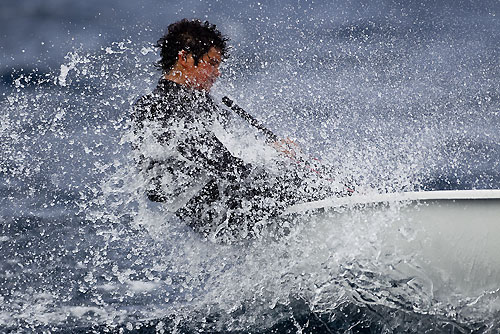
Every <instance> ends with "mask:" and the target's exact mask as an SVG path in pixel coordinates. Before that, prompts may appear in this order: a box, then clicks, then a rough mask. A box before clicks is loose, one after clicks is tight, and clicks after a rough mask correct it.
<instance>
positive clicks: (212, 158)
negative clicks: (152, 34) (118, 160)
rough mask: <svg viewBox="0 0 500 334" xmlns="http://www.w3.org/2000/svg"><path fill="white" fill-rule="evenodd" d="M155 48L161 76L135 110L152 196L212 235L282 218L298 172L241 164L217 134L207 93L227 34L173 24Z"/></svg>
mask: <svg viewBox="0 0 500 334" xmlns="http://www.w3.org/2000/svg"><path fill="white" fill-rule="evenodd" d="M157 47H158V48H159V49H160V55H161V59H160V61H159V66H160V67H161V70H162V72H163V76H162V77H161V79H160V80H159V82H158V85H157V87H156V89H155V90H154V91H153V92H152V93H150V94H148V95H145V96H143V97H141V98H139V100H138V101H137V102H136V103H135V105H134V110H133V123H134V130H135V133H136V135H137V138H138V139H137V141H136V142H135V144H134V146H135V148H136V152H139V154H140V159H139V160H140V162H139V163H140V167H141V174H142V176H143V177H144V178H145V182H146V183H147V191H146V192H147V196H148V198H149V200H151V201H155V202H163V203H164V205H165V207H166V208H167V209H168V210H170V211H172V212H175V214H176V215H177V216H179V217H180V218H181V219H182V220H183V221H185V222H186V223H187V224H189V225H191V226H192V227H193V228H194V229H195V230H197V231H199V232H201V233H203V234H204V235H206V236H207V237H213V238H218V237H220V236H222V238H227V237H228V236H229V237H231V238H232V237H236V238H246V237H249V236H254V235H255V234H256V233H257V231H256V227H255V224H256V222H259V221H265V220H267V219H270V218H272V217H276V216H278V215H279V214H281V213H282V212H283V210H284V209H285V208H286V207H287V206H289V205H291V204H293V203H295V202H296V200H297V196H303V195H298V193H297V192H298V191H299V190H298V189H300V187H301V185H300V183H301V181H300V178H298V177H297V175H296V174H294V173H293V172H291V171H288V172H286V173H277V174H272V173H269V171H266V170H265V169H263V168H259V167H257V166H252V165H251V164H248V163H246V162H244V161H243V160H242V159H240V158H238V157H236V156H234V155H233V154H232V153H231V152H230V151H229V149H228V148H227V147H226V146H224V144H223V143H222V142H221V141H220V140H219V139H218V138H217V136H216V134H215V133H214V124H215V123H219V124H226V123H227V121H228V115H227V114H226V113H224V112H222V111H221V110H220V109H219V108H218V107H217V105H216V104H215V103H214V101H213V99H212V97H211V96H210V94H209V92H210V89H211V87H212V85H213V84H214V82H215V80H216V79H217V77H219V75H220V71H219V66H220V64H221V62H222V61H223V60H224V58H225V57H226V56H227V53H228V47H227V38H226V37H225V36H223V35H222V34H221V33H220V31H219V30H217V28H216V26H215V25H211V24H209V23H208V22H201V21H199V20H187V19H183V20H181V21H178V22H175V23H173V24H171V25H170V26H169V27H168V31H167V33H166V34H165V35H164V36H163V37H162V38H160V40H159V41H158V43H157ZM277 148H278V149H280V150H282V148H283V147H282V146H279V145H278V146H277ZM282 151H285V150H282ZM285 153H286V151H285ZM302 198H303V197H302Z"/></svg>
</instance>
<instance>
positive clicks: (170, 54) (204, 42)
mask: <svg viewBox="0 0 500 334" xmlns="http://www.w3.org/2000/svg"><path fill="white" fill-rule="evenodd" d="M228 40H229V39H228V38H227V37H225V36H224V35H222V34H221V32H220V31H219V30H217V28H216V26H215V24H210V23H208V21H205V22H201V21H200V20H198V19H193V20H188V19H182V20H180V21H177V22H175V23H172V24H171V25H169V26H168V29H167V32H166V33H165V35H163V36H162V37H161V38H160V39H159V40H158V42H157V43H156V47H158V48H159V49H160V57H161V59H160V60H159V61H158V62H157V66H158V67H159V68H161V70H163V72H164V73H167V72H169V71H170V70H171V69H172V68H173V67H174V65H175V63H176V62H177V57H178V55H179V52H180V51H182V50H184V51H186V52H187V53H190V54H191V55H192V56H193V59H194V63H195V65H197V64H198V62H199V60H200V59H201V58H203V56H204V55H205V54H206V53H208V51H209V50H210V49H211V48H212V47H215V48H216V49H218V50H219V51H220V53H221V56H222V57H223V58H226V57H227V53H228V47H227V45H226V42H227V41H228Z"/></svg>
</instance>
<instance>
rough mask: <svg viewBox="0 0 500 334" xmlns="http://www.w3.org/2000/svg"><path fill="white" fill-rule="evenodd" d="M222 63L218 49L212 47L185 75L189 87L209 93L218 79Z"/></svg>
mask: <svg viewBox="0 0 500 334" xmlns="http://www.w3.org/2000/svg"><path fill="white" fill-rule="evenodd" d="M221 61H222V56H221V53H220V51H219V50H218V49H216V48H214V47H212V48H210V50H209V51H208V52H207V53H205V55H203V57H202V58H201V59H200V60H199V61H198V64H197V65H194V62H193V63H192V66H191V68H189V69H188V70H189V73H186V77H187V78H188V81H189V85H190V86H191V87H192V88H195V89H198V90H204V91H207V92H208V91H210V89H211V88H212V86H213V84H214V83H215V80H216V79H217V78H218V77H219V75H220V72H219V66H220V63H221Z"/></svg>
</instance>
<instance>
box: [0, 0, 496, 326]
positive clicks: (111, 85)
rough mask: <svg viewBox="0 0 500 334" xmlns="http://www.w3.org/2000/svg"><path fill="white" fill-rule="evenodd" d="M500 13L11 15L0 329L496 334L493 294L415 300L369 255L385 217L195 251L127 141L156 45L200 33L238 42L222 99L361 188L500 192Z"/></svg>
mask: <svg viewBox="0 0 500 334" xmlns="http://www.w3.org/2000/svg"><path fill="white" fill-rule="evenodd" d="M499 8H500V5H499V4H498V2H497V1H481V2H478V1H459V2H456V1H440V2H435V1H410V2H398V1H382V2H377V3H374V2H370V1H346V2H343V1H339V2H335V3H331V2H327V1H298V2H297V1H280V2H269V3H264V2H263V3H258V2H246V1H238V2H229V1H215V2H208V1H206V2H204V1H185V2H183V3H182V4H180V3H168V2H164V1H163V2H160V1H147V2H141V4H140V5H139V4H137V3H136V2H133V1H108V2H106V3H103V2H102V1H86V2H81V3H74V2H68V1H3V2H2V3H1V4H0V19H1V20H0V49H1V50H2V52H1V53H0V77H1V78H2V84H1V85H0V108H1V114H0V138H1V142H0V152H1V155H0V194H1V196H0V222H1V223H0V259H2V260H1V261H0V267H1V268H0V330H1V331H5V332H14V333H16V332H21V333H24V332H26V333H28V332H44V331H52V332H62V333H74V332H78V331H79V332H82V333H85V332H89V331H92V330H94V331H96V332H106V331H108V330H112V331H115V332H119V331H120V329H121V330H123V331H125V332H161V330H162V329H163V330H165V331H167V332H168V331H172V330H173V329H174V328H176V329H179V330H180V331H181V332H196V331H202V332H249V331H250V332H256V333H260V332H298V331H300V330H301V329H302V330H303V331H304V332H325V333H330V332H333V333H336V332H339V333H394V332H397V333H407V332H413V333H425V332H433V333H434V332H436V333H469V332H477V333H482V332H485V333H496V332H498V331H499V330H500V324H499V322H498V319H499V310H500V308H499V307H498V303H499V302H500V300H499V296H498V292H496V294H495V292H494V291H493V292H492V293H490V292H489V291H484V296H483V297H481V298H480V299H479V302H477V303H472V301H473V300H475V299H474V298H477V296H470V295H467V294H466V293H465V292H464V291H460V290H457V288H455V287H453V286H446V285H445V288H443V289H441V290H440V293H436V292H435V291H434V290H433V287H432V286H436V285H438V283H439V282H435V281H432V280H430V279H429V277H430V275H428V273H422V275H420V274H419V275H420V276H418V275H417V276H418V277H419V281H418V282H419V283H418V284H410V283H409V282H410V280H409V277H410V276H411V277H413V276H414V275H416V274H409V272H414V271H418V269H419V268H418V266H417V265H416V264H415V263H414V262H413V259H412V258H411V256H410V257H403V256H402V255H400V254H391V253H387V254H382V255H381V249H383V245H382V244H381V242H382V241H381V240H382V238H381V236H382V235H383V233H384V228H385V226H386V220H385V219H386V218H384V217H382V218H380V217H373V221H371V222H370V223H371V224H370V225H369V226H368V227H367V226H358V225H357V224H356V222H355V221H354V220H353V221H339V222H332V224H330V225H331V226H330V225H327V226H329V227H328V228H327V229H326V231H327V233H324V231H325V221H317V220H315V217H304V218H303V221H302V222H299V223H298V224H297V225H295V226H294V227H292V233H291V234H290V235H289V236H287V237H286V238H283V239H281V240H273V241H269V240H257V241H254V242H248V243H238V244H234V245H220V244H217V243H212V242H209V241H206V240H203V239H202V238H201V237H200V236H198V235H197V234H195V233H194V232H193V231H191V230H190V229H189V228H187V227H186V226H184V225H183V224H182V222H179V221H177V220H175V219H174V218H172V217H170V216H169V215H168V214H166V213H165V212H162V211H161V208H158V207H154V206H152V205H151V204H149V203H147V201H145V200H144V198H143V197H142V196H141V192H140V189H141V185H140V184H138V183H137V180H136V178H134V176H135V174H134V173H135V169H134V168H135V167H134V165H133V163H132V161H131V152H130V147H129V144H128V137H127V133H128V126H129V125H128V119H129V112H130V105H131V104H132V103H133V102H134V101H135V99H136V98H137V97H138V96H140V95H142V94H144V93H146V92H149V91H150V90H151V89H152V88H153V87H154V85H155V84H156V81H157V79H158V77H159V72H158V71H157V70H156V69H155V68H154V66H153V62H154V61H155V60H156V58H157V55H156V53H155V51H154V49H152V47H151V45H152V43H154V42H155V41H156V39H157V38H158V37H159V36H160V35H161V33H162V32H163V31H164V29H165V28H166V26H167V25H168V24H169V23H170V22H173V21H175V20H177V19H180V18H183V17H200V18H206V19H208V20H210V21H211V22H213V23H216V24H217V25H218V27H219V28H220V29H221V30H222V31H223V32H225V33H226V34H228V35H229V37H231V40H232V41H231V45H232V47H233V49H232V52H231V54H232V57H231V58H230V59H229V60H228V61H227V62H226V63H225V65H224V66H223V68H222V72H223V75H222V77H221V78H220V81H219V82H218V83H217V84H216V86H215V87H214V91H213V95H214V97H215V98H216V99H218V100H220V98H221V97H222V96H224V95H228V96H230V97H232V98H233V99H234V100H235V101H237V102H238V103H239V104H240V105H241V106H242V107H244V108H245V109H246V110H248V111H249V112H251V113H252V114H253V115H254V116H256V117H257V118H259V119H260V120H262V121H263V122H264V123H265V124H266V126H268V127H269V128H270V129H272V130H273V131H274V132H276V133H277V134H279V135H280V136H283V137H286V136H290V137H293V138H295V139H296V140H297V141H298V142H299V143H300V144H301V146H302V147H303V149H304V150H305V151H306V152H307V153H308V154H310V155H313V156H317V157H321V158H322V160H323V161H324V163H326V164H329V165H331V166H333V167H334V168H335V169H336V170H337V171H338V173H339V178H349V179H353V180H355V181H356V182H357V184H358V188H357V189H358V191H360V192H363V191H376V192H386V191H389V192H390V191H400V190H434V189H474V188H486V189H497V188H500V170H499V163H500V158H499V157H500V145H499V143H500V138H499V137H500V133H499V131H498V129H499V128H500V117H499V115H500V114H499V113H500V95H499V94H500V93H499V92H500V79H499V78H500V66H499V65H500V57H499V54H500V37H499V34H498V31H500V20H499V18H498V17H499V16H498V15H500V13H499ZM62 66H63V67H62ZM64 69H68V74H67V75H64ZM240 125H241V126H242V127H244V124H240ZM247 130H248V131H250V130H249V129H247ZM396 214H397V213H396ZM333 223H334V224H333ZM320 230H321V231H323V232H315V231H320ZM402 263H404V264H405V266H408V267H409V268H411V270H410V269H405V270H403V269H401V268H400V265H401V264H402ZM412 275H413V276H412ZM412 282H413V281H412ZM146 319H147V320H146Z"/></svg>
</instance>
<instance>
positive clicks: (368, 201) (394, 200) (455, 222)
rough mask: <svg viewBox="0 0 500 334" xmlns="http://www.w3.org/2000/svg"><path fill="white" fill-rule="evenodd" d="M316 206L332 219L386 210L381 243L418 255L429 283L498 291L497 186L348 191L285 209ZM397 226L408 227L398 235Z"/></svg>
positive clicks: (365, 218)
mask: <svg viewBox="0 0 500 334" xmlns="http://www.w3.org/2000/svg"><path fill="white" fill-rule="evenodd" d="M395 208H396V209H395ZM318 209H321V210H326V212H327V214H328V216H329V221H330V222H331V223H335V216H336V215H340V216H342V218H343V219H345V218H346V217H345V216H346V215H351V216H352V217H353V220H355V221H357V222H365V223H373V222H374V221H375V220H376V219H375V218H374V217H378V218H377V219H379V220H380V215H381V214H382V215H384V212H386V213H387V214H386V215H385V217H386V218H385V220H386V222H385V224H386V227H385V228H384V230H386V232H387V233H384V235H383V238H385V239H386V240H384V242H385V243H386V244H387V246H388V247H391V249H392V251H394V250H395V251H397V252H401V254H402V255H409V256H412V257H413V258H414V259H416V260H418V261H419V263H420V265H421V266H422V268H423V271H424V272H425V273H426V274H427V275H428V276H430V278H431V279H432V280H433V281H434V282H443V283H442V284H445V285H448V286H454V287H456V288H457V289H459V290H460V291H462V292H466V293H468V294H469V293H470V294H472V295H478V294H480V293H481V292H484V291H495V290H496V291H497V292H496V293H497V294H498V289H499V288H500V191H499V190H475V191H439V192H420V193H418V192H416V193H402V194H377V195H374V196H369V195H366V196H356V195H353V196H351V197H349V198H332V199H327V200H323V201H318V202H310V203H304V204H300V205H297V206H295V207H292V208H290V209H289V212H303V211H316V210H318ZM340 216H338V218H340ZM354 217H355V218H354ZM347 219H349V218H347ZM402 228H405V229H406V228H409V229H410V230H412V232H411V233H410V234H409V235H408V236H407V237H403V235H402V234H404V233H402V231H401V229H402ZM436 289H439V286H436Z"/></svg>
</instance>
